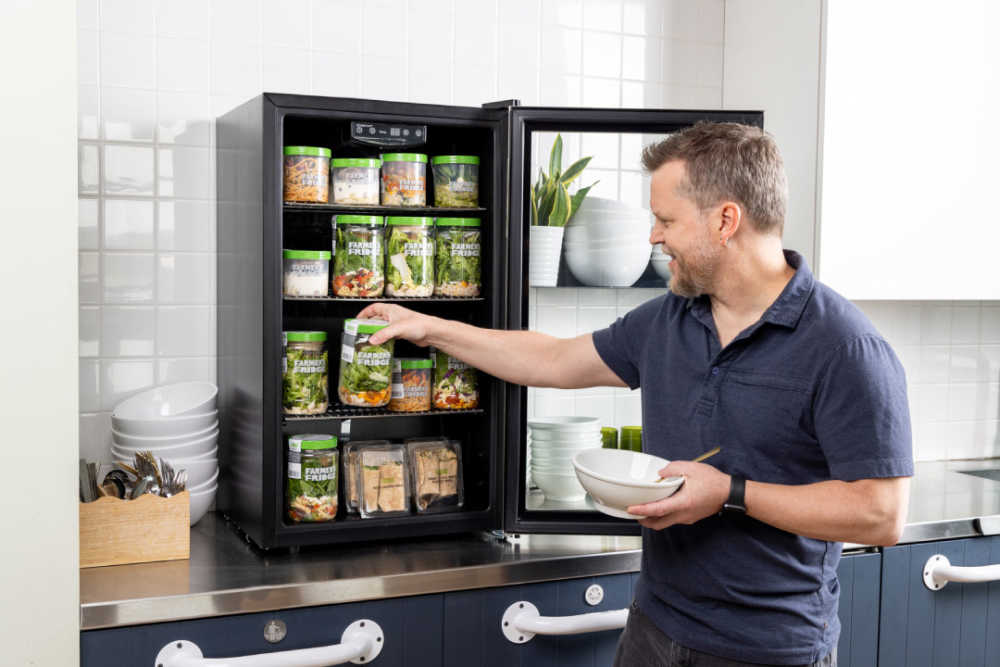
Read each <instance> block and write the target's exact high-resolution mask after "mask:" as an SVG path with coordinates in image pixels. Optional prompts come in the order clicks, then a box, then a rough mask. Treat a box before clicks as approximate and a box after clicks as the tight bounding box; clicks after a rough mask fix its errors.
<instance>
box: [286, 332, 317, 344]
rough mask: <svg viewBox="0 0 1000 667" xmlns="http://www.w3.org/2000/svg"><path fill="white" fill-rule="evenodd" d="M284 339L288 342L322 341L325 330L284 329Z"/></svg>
mask: <svg viewBox="0 0 1000 667" xmlns="http://www.w3.org/2000/svg"><path fill="white" fill-rule="evenodd" d="M285 339H286V340H287V341H288V342H289V343H322V342H324V341H326V332H325V331H286V332H285Z"/></svg>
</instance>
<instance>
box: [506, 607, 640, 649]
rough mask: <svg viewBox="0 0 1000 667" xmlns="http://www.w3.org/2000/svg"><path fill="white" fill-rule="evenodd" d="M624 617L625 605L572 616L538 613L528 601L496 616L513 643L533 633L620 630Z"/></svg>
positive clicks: (549, 633)
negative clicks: (609, 609)
mask: <svg viewBox="0 0 1000 667" xmlns="http://www.w3.org/2000/svg"><path fill="white" fill-rule="evenodd" d="M627 620H628V608H627V607H626V608H625V609H615V610H613V611H594V612H590V613H589V614H576V615H574V616H542V615H540V614H539V613H538V607H536V606H535V605H533V604H531V603H530V602H528V601H525V600H522V601H521V602H515V603H514V604H512V605H511V606H509V607H507V611H505V612H504V613H503V618H501V619H500V631H501V632H503V636H504V637H506V638H507V639H509V640H510V641H512V642H514V643H515V644H524V643H525V642H528V641H530V640H531V638H532V637H534V636H535V635H578V634H582V633H585V632H600V631H602V630H620V629H621V628H624V627H625V622H626V621H627Z"/></svg>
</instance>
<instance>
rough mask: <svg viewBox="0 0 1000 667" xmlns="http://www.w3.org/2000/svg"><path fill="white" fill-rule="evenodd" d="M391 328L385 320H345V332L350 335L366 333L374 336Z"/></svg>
mask: <svg viewBox="0 0 1000 667" xmlns="http://www.w3.org/2000/svg"><path fill="white" fill-rule="evenodd" d="M387 326H389V323H388V322H386V321H385V320H359V319H353V318H352V319H349V320H344V331H346V332H348V333H366V334H373V333H375V332H376V331H381V330H382V329H385V328H386V327H387Z"/></svg>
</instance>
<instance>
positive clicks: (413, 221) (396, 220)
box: [385, 216, 434, 227]
mask: <svg viewBox="0 0 1000 667" xmlns="http://www.w3.org/2000/svg"><path fill="white" fill-rule="evenodd" d="M385 224H387V225H417V226H422V227H423V226H429V225H433V224H434V218H416V217H412V218H411V217H403V216H389V217H387V218H386V219H385Z"/></svg>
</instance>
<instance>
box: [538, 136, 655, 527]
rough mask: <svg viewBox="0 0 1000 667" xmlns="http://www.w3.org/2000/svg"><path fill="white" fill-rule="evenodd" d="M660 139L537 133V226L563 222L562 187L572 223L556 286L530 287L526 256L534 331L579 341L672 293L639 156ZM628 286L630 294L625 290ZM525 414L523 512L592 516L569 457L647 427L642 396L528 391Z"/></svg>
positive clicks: (600, 390) (613, 391)
mask: <svg viewBox="0 0 1000 667" xmlns="http://www.w3.org/2000/svg"><path fill="white" fill-rule="evenodd" d="M661 138H662V135H651V134H640V133H617V132H614V133H612V132H575V131H574V132H554V131H553V132H549V131H544V132H543V131H536V132H532V134H531V156H532V159H531V171H530V172H529V173H530V174H531V176H530V178H531V186H533V195H532V196H533V199H534V201H533V204H532V206H533V210H532V212H531V213H532V218H533V222H546V221H552V220H553V219H555V220H556V222H557V223H558V222H563V221H564V220H565V217H563V216H564V213H563V212H562V211H561V210H556V207H557V206H559V204H558V203H555V202H554V200H556V199H558V197H560V196H562V190H560V189H559V187H558V186H559V184H562V186H563V187H564V188H565V193H566V195H568V202H567V206H568V207H569V209H570V214H571V216H572V217H570V219H569V222H568V224H567V225H566V226H565V227H564V230H563V234H562V238H561V246H560V247H559V248H557V251H556V252H555V253H553V254H554V255H555V260H556V261H557V262H558V268H554V271H555V275H556V276H557V278H556V280H554V281H551V282H545V281H543V280H537V281H536V280H532V277H533V276H534V275H537V274H534V273H533V272H534V271H535V270H536V269H537V268H538V267H537V262H536V263H535V264H534V265H532V262H535V260H537V259H538V257H529V273H532V275H529V285H530V286H531V289H530V290H529V295H528V328H529V329H531V330H533V331H539V332H542V333H546V334H549V335H552V336H555V337H558V338H573V337H575V336H578V335H581V334H586V333H590V332H592V331H595V330H597V329H601V328H603V327H606V326H608V325H609V324H611V323H612V322H614V320H615V319H616V318H618V317H620V316H622V315H624V314H625V313H626V312H628V311H629V310H631V309H632V308H634V307H635V306H637V305H639V304H641V303H643V302H644V301H647V300H649V299H651V298H654V297H656V296H659V295H660V294H662V293H663V291H664V290H665V289H666V280H667V279H668V277H669V274H667V273H666V269H665V266H666V262H659V261H657V260H656V255H657V253H658V251H659V249H658V248H654V247H653V246H651V245H650V244H649V231H650V226H651V224H652V215H651V214H650V212H649V176H648V174H646V173H645V172H644V171H643V169H642V164H641V159H640V158H641V153H642V148H643V147H644V146H646V145H649V144H651V143H654V142H656V141H658V140H660V139H661ZM554 147H555V158H554V159H553V148H554ZM587 158H589V160H587V161H586V162H585V166H584V168H583V169H582V170H579V166H581V165H584V163H581V162H579V161H580V160H586V159H587ZM574 165H576V168H574ZM557 172H558V176H559V179H558V181H557V183H556V185H555V187H554V188H553V183H552V181H553V180H555V176H556V173H557ZM543 188H548V189H549V190H552V189H555V191H556V192H555V195H554V196H553V197H552V199H553V201H547V200H546V196H547V195H546V194H545V193H544V192H542V189H543ZM581 191H583V193H584V194H583V196H582V197H581V194H580V193H581ZM566 217H569V216H566ZM530 245H531V253H532V255H534V254H536V252H538V247H539V244H538V243H537V242H536V241H535V240H534V239H533V240H532V241H531V244H530ZM658 270H659V271H662V273H660V272H658ZM539 284H544V285H554V286H539ZM625 287H627V288H630V289H619V288H625ZM527 414H528V419H527V426H526V431H527V432H526V433H525V434H524V435H525V438H524V439H523V442H526V443H527V444H526V447H527V451H526V458H527V466H526V473H525V475H526V479H525V480H524V482H525V489H527V494H526V498H525V509H527V510H541V511H546V510H552V511H560V512H565V511H581V512H586V511H593V506H592V505H591V504H590V501H589V499H587V498H586V496H585V494H584V492H583V489H582V487H580V485H579V482H577V480H576V475H575V473H574V472H573V466H572V463H571V461H572V457H573V455H574V454H575V453H576V452H578V451H579V450H580V449H581V448H588V447H600V446H602V428H603V429H608V428H610V429H614V430H615V435H616V436H617V438H618V440H620V435H619V434H620V432H621V429H622V427H623V426H641V424H642V413H641V406H640V396H639V391H638V390H636V391H630V390H628V389H621V388H614V387H593V388H588V389H576V390H562V389H534V388H529V389H528V392H527Z"/></svg>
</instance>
